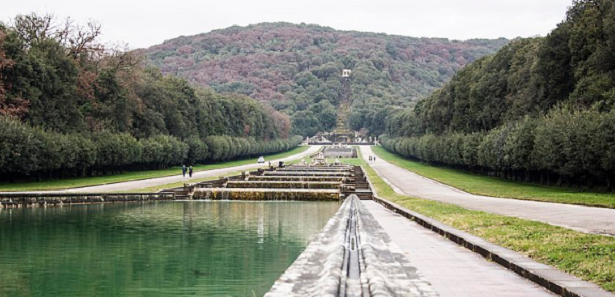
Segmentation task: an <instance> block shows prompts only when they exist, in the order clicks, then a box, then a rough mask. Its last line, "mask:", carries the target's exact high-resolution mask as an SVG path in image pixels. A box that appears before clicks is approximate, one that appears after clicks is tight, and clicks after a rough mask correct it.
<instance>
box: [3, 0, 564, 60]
mask: <svg viewBox="0 0 615 297" xmlns="http://www.w3.org/2000/svg"><path fill="white" fill-rule="evenodd" d="M2 2H3V3H2V5H0V6H1V7H2V8H1V9H0V21H2V22H5V23H6V22H8V21H10V19H12V18H13V17H15V16H16V15H18V14H29V13H32V12H35V13H38V14H53V15H54V16H56V17H57V18H59V19H64V18H66V17H71V19H73V20H74V21H76V22H77V23H82V24H85V23H87V22H88V21H89V20H93V21H96V22H98V23H99V24H101V25H102V32H103V35H102V36H101V41H102V42H103V43H106V44H128V46H129V48H131V49H135V48H143V47H149V46H153V45H156V44H160V43H162V42H163V41H164V40H167V39H171V38H175V37H178V36H181V35H184V36H187V35H194V34H199V33H206V32H209V31H211V30H215V29H222V28H227V27H230V26H233V25H240V26H246V25H249V24H256V23H261V22H279V21H284V22H291V23H307V24H318V25H322V26H328V27H332V28H334V29H338V30H354V31H365V32H377V33H387V34H395V35H404V36H413V37H444V38H449V39H460V40H465V39H471V38H498V37H505V38H509V39H511V38H515V37H530V36H545V35H547V34H548V33H549V32H550V31H551V30H553V29H554V28H555V26H556V25H557V24H558V23H560V22H561V21H563V20H564V17H565V14H566V9H567V7H568V6H570V5H571V4H572V0H353V1H348V0H303V1H296V0H252V1H247V0H201V1H198V0H173V1H168V0H166V1H162V0H151V1H131V0H104V1H102V0H89V1H83V0H79V1H77V0H3V1H2Z"/></svg>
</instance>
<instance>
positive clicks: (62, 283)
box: [0, 201, 339, 296]
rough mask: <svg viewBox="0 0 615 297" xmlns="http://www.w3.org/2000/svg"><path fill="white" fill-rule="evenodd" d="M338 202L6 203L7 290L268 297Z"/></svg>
mask: <svg viewBox="0 0 615 297" xmlns="http://www.w3.org/2000/svg"><path fill="white" fill-rule="evenodd" d="M338 208H339V203H337V202H204V201H203V202H198V201H194V202H149V203H143V204H141V203H132V204H131V203H129V204H99V205H80V206H66V207H49V208H35V209H2V210H0V280H1V281H0V282H1V285H0V296H262V295H263V294H264V293H265V292H266V291H267V290H268V289H269V287H270V286H271V285H272V284H273V282H274V281H275V280H276V279H277V278H278V277H279V276H280V275H281V274H282V273H283V272H284V271H285V270H286V268H287V267H288V266H290V264H291V263H292V262H293V261H294V260H295V258H296V257H297V256H298V255H299V254H300V253H301V251H302V250H303V249H304V248H305V247H306V246H307V244H308V243H309V241H310V240H311V239H312V238H313V237H314V236H315V235H316V234H318V232H319V231H320V230H321V229H322V228H323V227H324V225H325V224H326V222H327V220H328V219H329V218H330V217H331V216H332V215H333V214H334V213H335V212H336V211H337V209H338Z"/></svg>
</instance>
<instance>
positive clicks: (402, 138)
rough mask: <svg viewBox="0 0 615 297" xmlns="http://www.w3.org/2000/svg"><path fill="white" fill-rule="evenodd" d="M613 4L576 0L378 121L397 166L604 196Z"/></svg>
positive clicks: (613, 89) (610, 144)
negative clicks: (535, 31)
mask: <svg viewBox="0 0 615 297" xmlns="http://www.w3.org/2000/svg"><path fill="white" fill-rule="evenodd" d="M614 20H615V1H613V0H578V1H574V2H573V5H572V6H571V7H570V9H569V10H568V13H567V15H566V19H565V20H564V21H563V22H562V23H560V24H559V25H558V26H557V28H556V29H554V30H553V31H552V32H551V33H550V34H549V35H548V36H546V37H544V38H526V39H519V40H515V41H513V42H511V43H510V44H509V45H507V46H505V47H503V48H502V49H501V50H500V51H498V52H497V53H496V54H495V55H493V56H488V57H484V58H482V59H479V60H478V61H476V62H475V63H473V64H471V65H469V66H467V67H465V68H464V69H462V70H461V71H460V72H459V73H458V74H457V75H455V77H453V79H452V80H451V81H450V82H449V83H448V84H447V85H445V86H444V87H443V88H441V89H439V90H437V91H435V92H434V93H432V94H431V95H430V96H428V97H427V98H425V99H424V100H422V101H420V102H419V103H418V104H417V105H416V106H415V107H414V108H413V109H406V110H402V111H395V112H393V113H392V115H391V116H390V117H389V118H388V119H387V121H386V127H385V131H386V135H385V136H383V137H382V144H383V146H384V147H385V148H387V149H388V150H391V151H393V152H396V153H399V154H401V155H403V156H406V157H409V158H414V159H417V160H422V161H426V162H432V163H435V164H441V165H447V166H452V167H458V168H464V169H470V170H473V171H475V172H481V173H485V174H490V175H497V176H500V177H504V178H510V179H515V180H522V181H532V182H540V183H546V184H560V185H561V184H567V185H573V184H576V185H585V186H606V187H608V188H611V189H613V186H614V183H613V182H614V181H615V179H614V177H615V167H614V163H613V156H615V138H614V136H613V135H615V130H613V125H615V124H614V123H615V121H614V120H615V118H614V116H615V111H614V109H613V106H614V104H615V59H613V57H615V47H613V45H615V21H614Z"/></svg>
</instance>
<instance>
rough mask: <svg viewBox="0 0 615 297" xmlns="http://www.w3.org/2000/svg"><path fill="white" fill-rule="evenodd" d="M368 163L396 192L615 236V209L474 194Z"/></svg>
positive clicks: (368, 149)
mask: <svg viewBox="0 0 615 297" xmlns="http://www.w3.org/2000/svg"><path fill="white" fill-rule="evenodd" d="M361 154H362V155H363V158H364V159H365V160H366V161H367V160H368V156H369V155H375V154H374V153H373V151H372V149H371V147H368V146H361ZM369 164H370V165H371V167H372V168H374V170H376V172H377V173H378V175H380V176H381V177H382V178H384V179H386V180H387V181H388V182H389V183H390V184H392V185H393V186H394V188H397V189H395V190H396V191H398V192H401V193H403V194H406V195H409V196H414V197H420V198H425V199H430V200H436V201H441V202H446V203H451V204H456V205H459V206H462V207H464V208H468V209H474V210H481V211H485V212H490V213H495V214H500V215H506V216H513V217H519V218H524V219H530V220H534V221H540V222H545V223H548V224H551V225H556V226H562V227H565V228H569V229H573V230H576V231H580V232H585V233H593V234H608V235H611V236H615V209H606V208H597V207H586V206H578V205H570V204H559V203H549V202H537V201H524V200H516V199H506V198H494V197H487V196H479V195H473V194H469V193H466V192H463V191H461V190H459V189H456V188H453V187H450V186H447V185H444V184H441V183H439V182H436V181H434V180H431V179H428V178H425V177H423V176H420V175H418V174H415V173H413V172H410V171H408V170H405V169H403V168H401V167H398V166H396V165H393V164H391V163H388V162H386V161H383V160H381V159H380V158H378V159H377V160H376V161H375V162H369Z"/></svg>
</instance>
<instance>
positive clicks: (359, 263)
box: [265, 195, 439, 297]
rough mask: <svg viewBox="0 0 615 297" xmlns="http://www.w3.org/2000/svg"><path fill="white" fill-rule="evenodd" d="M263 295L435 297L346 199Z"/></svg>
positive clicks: (370, 218)
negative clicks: (321, 229)
mask: <svg viewBox="0 0 615 297" xmlns="http://www.w3.org/2000/svg"><path fill="white" fill-rule="evenodd" d="M265 296H267V297H279V296H425V297H432V296H439V295H438V293H437V292H436V291H435V290H434V289H433V288H432V287H431V285H430V284H429V283H428V282H426V281H425V280H424V279H423V278H422V277H421V276H420V275H419V273H418V272H417V269H416V268H414V267H412V266H411V264H410V263H409V262H408V260H407V259H406V257H405V256H404V254H403V253H402V251H401V250H400V249H399V248H398V247H397V246H396V245H395V244H394V243H392V242H391V239H390V238H389V236H388V235H387V234H386V232H385V231H384V230H383V229H382V227H380V225H378V223H377V222H376V221H375V219H374V218H373V216H372V215H371V213H369V211H367V210H366V209H365V208H364V207H363V205H362V204H361V202H360V200H359V199H358V198H357V196H356V195H351V196H349V197H348V198H347V199H346V201H345V202H344V203H343V204H342V206H341V207H340V209H339V210H338V212H337V213H336V214H335V215H334V216H333V217H332V218H331V219H330V220H329V222H328V223H327V225H326V226H325V227H324V229H323V231H322V232H321V233H320V234H319V235H318V236H317V237H316V239H314V240H313V241H312V242H311V243H310V244H309V246H308V247H307V248H306V250H305V251H304V252H303V253H302V254H301V255H299V257H298V258H297V260H295V262H294V263H293V264H292V265H291V266H290V267H289V268H288V269H287V270H286V272H285V273H284V274H283V275H282V276H281V277H280V278H279V279H278V280H277V281H276V282H275V283H274V285H273V286H272V287H271V290H270V291H269V292H268V293H267V294H265Z"/></svg>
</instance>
